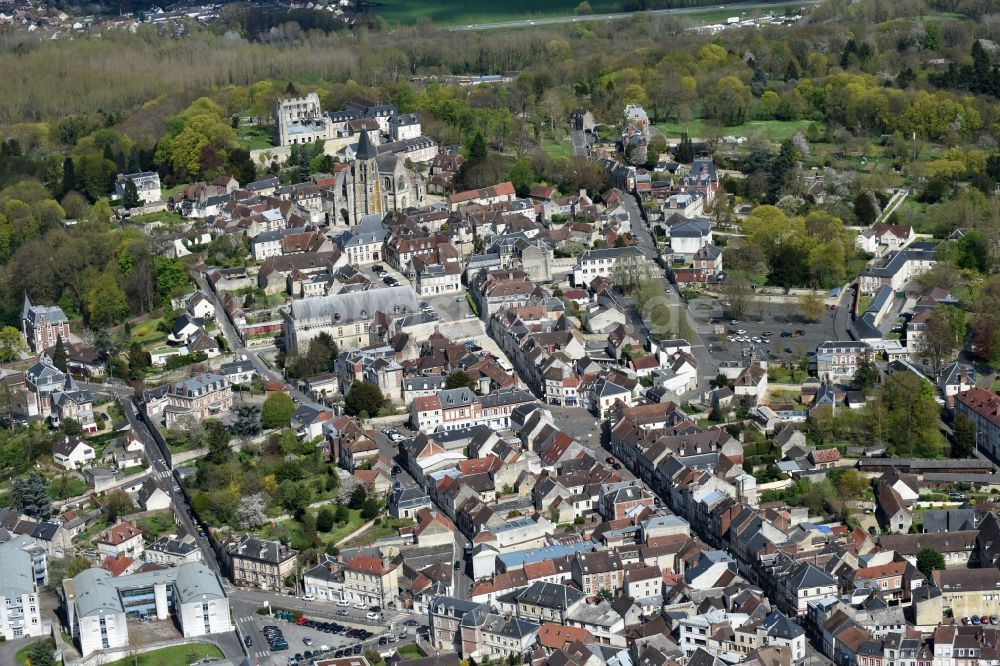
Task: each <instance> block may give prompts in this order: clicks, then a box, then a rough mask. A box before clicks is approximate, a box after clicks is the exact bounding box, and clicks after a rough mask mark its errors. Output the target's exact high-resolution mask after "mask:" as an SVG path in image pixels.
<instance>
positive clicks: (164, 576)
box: [67, 562, 226, 617]
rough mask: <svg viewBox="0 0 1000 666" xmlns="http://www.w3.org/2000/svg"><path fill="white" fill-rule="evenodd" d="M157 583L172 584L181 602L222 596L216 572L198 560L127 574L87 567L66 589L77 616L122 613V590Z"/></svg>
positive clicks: (222, 592)
mask: <svg viewBox="0 0 1000 666" xmlns="http://www.w3.org/2000/svg"><path fill="white" fill-rule="evenodd" d="M157 583H165V584H172V585H173V586H174V590H175V597H174V598H175V599H176V600H178V601H180V602H181V603H182V604H184V603H190V602H193V601H201V600H209V599H225V598H226V593H225V591H224V590H223V589H222V581H221V580H219V575H218V574H216V573H215V572H214V571H212V570H211V569H209V568H208V567H206V566H205V565H204V564H202V563H201V562H190V563H188V564H182V565H181V566H179V567H170V568H166V569H157V570H154V571H145V572H142V573H134V574H130V575H127V576H118V577H117V578H116V577H114V576H112V575H111V572H110V571H107V570H106V569H98V568H91V569H87V570H85V571H83V572H81V573H80V574H78V575H77V576H76V577H75V578H73V579H72V580H70V581H69V585H68V586H67V591H68V593H69V596H71V598H72V599H73V600H74V602H75V604H76V609H77V615H78V616H79V617H87V616H91V615H104V614H107V613H116V614H117V613H123V612H124V608H123V606H122V602H121V596H120V595H121V592H122V591H123V590H134V589H139V588H148V587H151V586H153V585H155V584H157Z"/></svg>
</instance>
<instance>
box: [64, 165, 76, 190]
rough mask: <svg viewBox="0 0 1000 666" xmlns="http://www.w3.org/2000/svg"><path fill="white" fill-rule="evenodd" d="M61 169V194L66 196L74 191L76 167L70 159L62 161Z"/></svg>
mask: <svg viewBox="0 0 1000 666" xmlns="http://www.w3.org/2000/svg"><path fill="white" fill-rule="evenodd" d="M62 169H63V170H62V194H63V196H66V195H67V194H69V193H70V192H72V191H73V190H75V189H76V166H75V165H74V164H73V158H72V157H69V156H67V157H66V158H65V159H64V160H63V164H62Z"/></svg>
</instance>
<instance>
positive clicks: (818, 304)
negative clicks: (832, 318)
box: [799, 292, 826, 321]
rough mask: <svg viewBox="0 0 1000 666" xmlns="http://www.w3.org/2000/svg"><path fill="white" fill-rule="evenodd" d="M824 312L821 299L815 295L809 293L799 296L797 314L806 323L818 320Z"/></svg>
mask: <svg viewBox="0 0 1000 666" xmlns="http://www.w3.org/2000/svg"><path fill="white" fill-rule="evenodd" d="M825 310H826V307H825V306H824V305H823V299H822V298H820V297H819V296H818V295H817V294H815V293H812V292H809V293H807V294H802V295H801V296H799V312H800V313H801V314H802V317H803V319H805V320H806V321H816V320H818V319H819V318H820V317H822V316H823V312H824V311H825Z"/></svg>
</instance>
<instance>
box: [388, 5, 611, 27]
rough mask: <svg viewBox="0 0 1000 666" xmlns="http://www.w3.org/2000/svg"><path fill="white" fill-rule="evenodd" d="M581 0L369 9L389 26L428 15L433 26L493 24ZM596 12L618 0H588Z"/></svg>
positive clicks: (564, 11)
mask: <svg viewBox="0 0 1000 666" xmlns="http://www.w3.org/2000/svg"><path fill="white" fill-rule="evenodd" d="M579 4H580V0H548V2H537V1H535V0H508V1H507V2H504V3H492V2H482V0H383V1H382V2H379V1H378V0H376V1H375V2H372V3H371V10H372V12H374V13H375V14H377V15H378V16H381V17H383V18H385V20H386V21H388V22H389V24H390V25H396V24H400V25H412V24H414V23H416V22H417V20H418V19H420V18H423V17H427V18H429V19H430V20H431V22H432V23H434V25H469V24H473V23H496V22H500V21H516V20H519V19H530V18H541V17H549V16H570V15H573V14H574V13H575V11H574V10H575V9H576V6H577V5H579ZM590 6H591V7H592V8H593V10H594V13H595V14H605V13H608V12H615V11H621V4H620V3H619V2H617V0H590Z"/></svg>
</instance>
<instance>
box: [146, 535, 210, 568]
mask: <svg viewBox="0 0 1000 666" xmlns="http://www.w3.org/2000/svg"><path fill="white" fill-rule="evenodd" d="M201 559H202V555H201V548H199V547H198V544H197V542H195V540H194V538H192V537H191V536H188V535H185V536H184V537H183V538H181V537H178V536H177V535H176V534H168V535H165V536H161V537H160V538H159V539H157V540H156V541H154V542H153V543H151V544H149V546H148V547H147V548H146V561H147V562H152V563H154V564H162V565H164V566H168V567H179V566H181V565H182V564H189V563H191V562H201Z"/></svg>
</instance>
